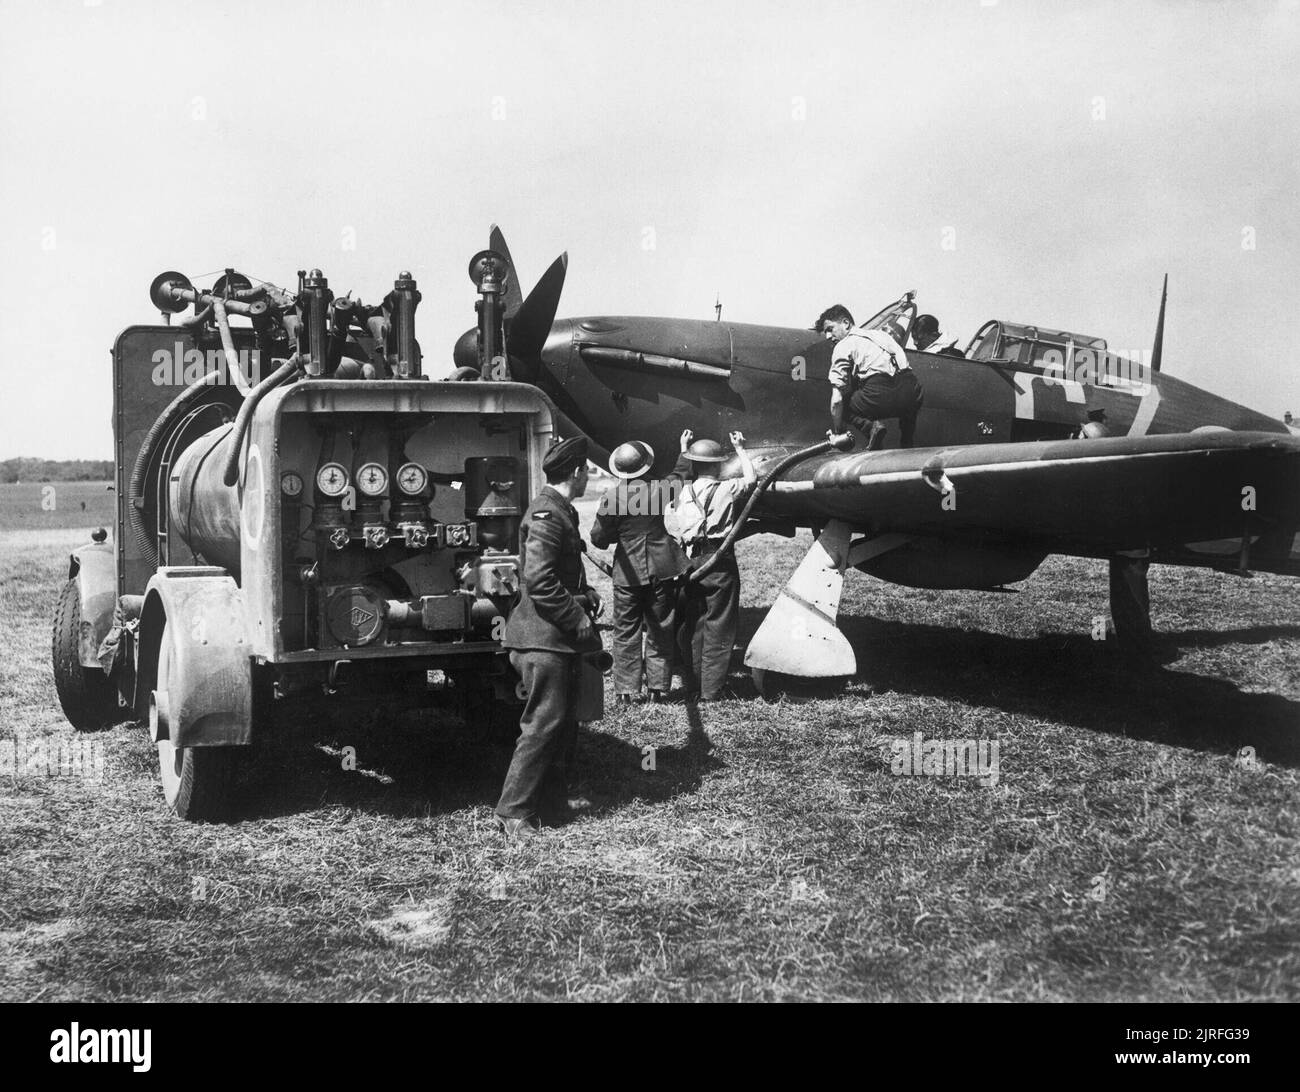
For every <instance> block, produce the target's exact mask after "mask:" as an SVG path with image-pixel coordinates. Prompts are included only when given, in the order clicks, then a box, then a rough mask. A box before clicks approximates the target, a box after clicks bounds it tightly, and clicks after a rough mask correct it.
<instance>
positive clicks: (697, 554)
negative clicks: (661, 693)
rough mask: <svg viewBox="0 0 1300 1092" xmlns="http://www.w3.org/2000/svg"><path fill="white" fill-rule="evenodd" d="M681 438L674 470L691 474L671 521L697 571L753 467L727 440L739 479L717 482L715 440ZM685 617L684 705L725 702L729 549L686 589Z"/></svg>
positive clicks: (733, 622) (732, 558) (734, 601)
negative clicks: (689, 470) (674, 519)
mask: <svg viewBox="0 0 1300 1092" xmlns="http://www.w3.org/2000/svg"><path fill="white" fill-rule="evenodd" d="M692 435H693V434H692V433H691V432H690V431H689V430H688V431H686V432H684V433H683V434H682V446H683V449H684V450H683V452H682V457H681V460H680V461H679V462H678V468H679V470H681V471H682V472H685V470H686V467H687V466H690V467H692V468H693V469H694V472H695V480H694V481H692V482H690V483H688V484H687V485H686V486H685V487H684V488H683V489H682V492H681V495H680V497H679V498H678V501H677V512H676V515H677V520H678V523H679V527H680V532H681V536H682V542H683V544H684V545H685V546H686V551H687V555H688V557H690V558H692V559H695V568H702V567H703V566H704V565H705V564H706V563H707V562H708V561H709V559H710V558H711V557H712V556H713V555H714V554H716V553H718V551H719V549H720V547H721V546H722V543H723V539H725V538H726V536H727V532H728V531H729V530H730V529H731V525H732V524H733V523H734V522H735V519H736V517H737V516H738V515H739V514H740V509H741V508H742V507H743V504H744V501H745V499H746V497H748V495H749V493H750V491H751V490H752V489H753V488H754V485H755V483H756V482H757V481H758V475H757V474H756V473H755V471H754V464H753V463H752V462H751V461H750V458H749V455H748V453H747V452H746V451H745V446H744V445H745V437H744V436H742V435H741V434H740V433H739V432H733V433H732V434H731V436H730V439H731V443H732V446H733V447H734V448H735V449H736V456H737V457H738V458H739V460H740V468H741V474H742V476H741V477H739V478H726V479H721V478H719V477H718V471H719V470H720V469H721V466H722V464H723V463H724V462H725V461H726V460H727V455H726V452H725V451H724V450H723V448H722V445H721V444H719V443H718V442H717V441H715V440H695V441H694V442H693V443H692V442H691V438H692ZM684 599H685V606H684V613H685V615H686V617H685V619H684V622H683V625H682V631H681V647H682V662H683V668H684V671H685V675H686V679H685V681H686V693H687V700H688V701H690V700H699V701H717V700H719V699H720V698H723V697H725V696H726V695H725V692H724V687H725V686H726V682H727V673H728V672H729V671H730V669H731V653H732V649H733V648H734V647H735V644H736V630H737V627H738V626H739V623H740V570H739V568H738V567H737V565H736V552H735V547H734V546H732V547H729V548H728V549H727V550H726V551H725V552H724V553H722V555H721V556H719V557H718V559H717V563H716V564H715V565H714V566H713V568H712V569H711V570H710V571H709V572H708V573H706V574H705V575H704V576H703V577H702V578H700V579H699V580H698V581H692V582H690V583H688V584H687V591H686V595H685V596H684Z"/></svg>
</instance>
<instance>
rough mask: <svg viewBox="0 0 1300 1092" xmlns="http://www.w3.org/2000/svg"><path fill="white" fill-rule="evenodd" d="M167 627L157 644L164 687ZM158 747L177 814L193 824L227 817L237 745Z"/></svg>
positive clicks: (166, 792)
mask: <svg viewBox="0 0 1300 1092" xmlns="http://www.w3.org/2000/svg"><path fill="white" fill-rule="evenodd" d="M167 628H168V627H167V626H166V625H164V626H163V633H162V641H161V643H160V644H159V646H158V671H157V674H156V679H157V682H158V687H159V689H166V688H167V687H168V686H169V683H170V680H169V674H170V671H171V643H170V641H169V640H168V633H167ZM157 747H158V772H159V775H160V776H161V778H162V789H163V796H164V797H165V798H166V800H167V803H168V804H169V805H171V808H172V810H173V811H175V812H176V814H177V815H178V816H180V817H181V818H182V819H185V820H188V821H189V822H193V823H215V822H221V821H222V820H224V819H228V818H230V815H231V813H232V810H233V808H232V804H233V799H234V783H235V769H236V765H237V763H238V759H239V755H238V754H237V753H236V752H237V751H238V750H239V748H235V747H177V746H175V745H173V743H172V741H171V740H170V739H164V740H161V741H160V742H159V743H158V744H157Z"/></svg>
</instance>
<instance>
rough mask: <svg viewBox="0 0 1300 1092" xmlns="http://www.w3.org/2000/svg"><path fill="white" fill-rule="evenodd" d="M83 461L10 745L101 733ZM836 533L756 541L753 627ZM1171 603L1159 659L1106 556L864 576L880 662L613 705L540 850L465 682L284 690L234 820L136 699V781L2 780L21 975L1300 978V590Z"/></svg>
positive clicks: (1067, 981)
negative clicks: (903, 576) (857, 670)
mask: <svg viewBox="0 0 1300 1092" xmlns="http://www.w3.org/2000/svg"><path fill="white" fill-rule="evenodd" d="M76 488H79V487H73V486H60V487H59V494H58V505H59V507H58V508H57V509H56V511H55V512H54V513H48V514H47V515H48V516H49V517H50V519H49V520H48V521H47V522H46V523H41V522H40V520H41V517H40V516H39V515H35V516H34V515H33V514H32V513H31V512H26V513H19V512H17V509H19V508H22V507H23V506H25V505H27V504H28V503H29V502H30V500H31V498H32V496H33V495H34V496H35V497H36V499H37V509H38V511H39V487H33V486H26V485H25V486H22V487H8V491H6V492H0V512H2V513H3V514H4V519H5V522H4V524H3V526H5V527H6V528H10V529H9V530H6V531H4V532H0V603H2V605H3V610H4V616H5V618H6V620H7V623H8V626H9V629H10V634H11V639H10V641H9V642H8V655H7V656H6V657H5V658H4V666H3V668H0V672H3V674H2V675H0V680H2V682H0V740H3V739H7V738H11V737H14V736H19V735H21V736H23V737H24V738H25V739H26V740H27V741H29V742H30V741H32V740H37V739H40V740H45V741H48V742H50V743H53V744H57V743H58V742H60V741H62V742H65V743H66V742H68V741H70V740H71V739H72V738H73V736H74V733H73V732H72V730H71V729H70V728H69V727H68V725H67V724H66V723H65V722H64V720H63V718H62V715H61V713H60V712H59V709H58V704H57V699H56V697H55V694H54V687H53V681H52V677H51V673H50V667H49V631H50V615H51V611H52V608H53V603H54V598H55V596H56V594H57V592H58V589H59V587H60V585H61V582H62V580H63V578H64V576H65V575H66V561H67V553H68V551H69V549H70V548H71V547H73V546H74V545H76V544H77V543H78V542H81V541H85V540H86V537H87V533H88V531H89V530H90V529H91V528H92V527H94V526H95V525H96V524H97V523H98V524H104V525H106V526H107V525H110V520H111V508H110V506H111V502H112V497H113V494H111V493H106V492H104V490H103V487H102V485H100V486H99V487H98V493H96V494H94V495H93V497H91V488H90V487H85V488H86V490H87V492H86V494H85V495H78V494H76V493H75V492H71V493H70V494H69V498H68V499H69V504H68V505H67V506H66V507H65V506H64V497H65V493H64V490H65V489H67V490H75V489H76ZM33 489H35V490H37V492H36V493H35V494H32V493H30V492H24V491H29V490H33ZM88 498H90V499H95V500H96V501H97V503H96V504H95V505H93V506H92V504H91V503H90V499H88ZM82 499H87V509H86V513H85V516H86V517H87V518H81V519H80V520H79V518H78V517H80V516H81V509H80V507H79V505H80V501H81V500H82ZM59 520H67V522H62V523H60V522H58V521H59ZM807 541H808V540H807V538H806V536H800V538H799V539H796V540H793V541H787V540H774V539H761V540H749V541H746V542H744V543H742V544H741V546H740V559H741V569H742V573H743V574H744V575H745V584H744V599H743V603H744V607H745V618H744V623H743V627H742V635H741V636H742V643H743V641H744V640H745V639H747V637H748V634H749V633H750V632H752V630H753V629H754V627H755V626H756V625H757V624H758V621H759V620H760V619H761V616H762V609H763V607H764V606H765V605H766V604H768V603H770V602H771V601H772V599H773V598H774V596H775V594H776V591H777V590H778V587H779V584H780V582H781V578H782V576H783V575H784V574H785V573H787V572H788V571H789V569H790V567H791V566H792V565H793V564H794V563H795V562H796V560H797V559H798V558H799V557H800V556H801V552H802V550H803V549H805V548H806V545H807ZM1152 602H1153V620H1154V623H1155V625H1156V627H1157V628H1158V629H1159V630H1161V631H1163V632H1164V633H1165V634H1166V635H1167V638H1166V655H1165V657H1164V660H1165V662H1164V665H1163V666H1162V667H1161V668H1160V669H1158V670H1155V671H1140V670H1132V669H1129V668H1127V667H1126V666H1125V665H1124V664H1123V663H1121V662H1119V657H1118V655H1117V654H1116V653H1115V651H1114V649H1113V646H1112V645H1110V644H1107V643H1106V642H1094V641H1092V640H1091V639H1090V636H1089V634H1090V631H1091V629H1092V624H1093V619H1094V618H1095V617H1096V616H1098V615H1104V614H1105V613H1106V577H1105V569H1104V566H1102V565H1100V564H1098V563H1094V562H1086V561H1078V560H1071V559H1053V560H1050V561H1049V562H1048V563H1047V564H1046V565H1045V566H1044V567H1043V569H1042V570H1041V571H1040V572H1039V574H1038V575H1037V576H1036V577H1035V578H1034V579H1032V580H1031V581H1029V582H1028V583H1027V584H1026V585H1025V586H1024V587H1023V589H1022V590H1021V591H1020V592H1019V593H1017V594H1003V595H995V594H979V593H964V592H946V593H929V592H921V591H914V590H910V589H905V588H899V587H893V586H890V585H885V584H881V583H879V582H878V581H875V580H871V579H869V578H867V577H865V576H861V575H860V574H851V575H850V577H849V579H848V581H847V585H846V594H845V600H844V609H843V614H844V622H843V628H844V630H845V632H846V633H847V634H848V636H849V638H850V639H851V641H852V642H853V645H854V647H855V649H856V650H857V654H858V660H859V664H860V667H861V675H860V677H859V678H857V679H855V680H853V681H851V682H850V683H848V684H847V685H846V686H843V687H842V688H831V689H830V690H825V689H822V690H817V689H810V690H808V691H806V692H803V693H800V694H793V695H789V696H787V697H786V698H784V699H783V700H781V701H779V702H777V703H775V704H765V703H764V702H762V701H761V700H759V699H757V698H755V697H745V698H741V699H739V700H735V701H729V702H724V703H720V704H717V705H710V706H704V707H701V708H700V710H699V711H698V713H695V712H688V710H687V709H686V707H684V706H683V705H681V704H673V705H667V706H639V707H635V708H634V709H632V710H631V711H627V712H622V713H616V712H614V711H613V709H612V707H611V715H610V716H608V717H607V718H606V719H605V720H604V721H603V722H601V723H599V724H597V725H594V726H592V727H591V728H590V729H589V730H586V731H584V733H583V736H582V741H581V747H582V752H581V763H582V765H583V768H584V771H585V781H586V785H585V789H586V796H587V797H588V798H589V800H590V802H591V806H590V807H589V808H588V809H586V810H585V811H584V813H583V814H582V815H581V817H580V818H579V819H578V820H577V821H575V822H573V823H572V824H570V825H568V826H566V827H564V828H562V829H554V830H548V831H546V832H545V833H544V835H543V837H541V838H540V839H538V840H537V842H536V843H535V844H534V845H531V846H528V847H525V848H523V849H509V848H507V847H506V846H505V845H504V844H503V843H502V841H501V839H500V836H499V835H498V833H497V831H496V827H495V824H494V823H493V821H492V816H491V809H492V805H493V803H494V802H495V798H496V794H497V792H498V790H499V788H500V783H501V777H502V774H503V773H504V770H505V766H506V764H507V762H508V759H509V750H508V748H506V747H504V746H502V745H499V744H494V743H491V742H489V741H486V740H484V739H483V738H482V737H481V735H480V734H479V733H478V732H477V731H476V730H475V728H474V726H472V725H466V724H465V723H463V722H461V721H460V720H458V719H457V718H456V716H455V715H454V714H453V713H452V712H451V711H450V710H448V709H440V708H436V707H435V708H430V709H422V710H418V711H403V710H402V709H401V708H400V707H399V706H398V705H397V704H396V703H393V702H391V701H390V702H379V701H377V702H375V703H372V704H370V705H364V704H363V705H360V706H356V707H353V708H350V709H331V708H329V707H327V706H324V705H323V704H315V705H312V706H310V707H308V706H302V705H300V706H297V707H292V708H290V707H285V708H281V709H279V710H278V711H277V714H276V730H277V735H276V738H274V739H272V740H271V741H269V742H268V743H266V744H265V746H264V747H262V748H261V750H260V753H259V754H258V757H257V762H256V764H255V765H254V766H253V767H252V768H251V769H250V770H249V772H248V773H247V775H246V777H245V778H244V780H243V782H242V784H241V789H240V813H241V815H242V818H241V820H240V821H238V822H236V823H233V824H229V825H216V826H203V825H189V824H185V823H183V822H180V821H179V820H177V819H175V818H174V817H173V816H171V815H170V814H169V813H168V812H167V811H166V809H165V807H164V805H163V801H162V795H161V790H160V788H159V785H158V774H157V769H156V762H155V758H154V754H153V750H152V748H151V746H150V745H149V744H148V743H147V741H146V738H145V734H144V732H143V731H142V730H141V729H140V728H139V727H138V726H135V725H130V724H123V725H119V726H117V727H115V728H112V729H109V730H106V731H104V732H100V733H95V734H94V735H93V736H92V737H89V738H91V739H93V740H94V741H95V742H102V744H103V748H104V755H105V765H104V775H103V779H102V780H94V779H87V778H74V777H58V776H37V775H32V774H27V775H24V776H15V775H8V774H7V775H0V999H3V1000H33V999H40V1000H78V999H93V1000H107V999H122V1000H295V999H302V1000H307V999H311V1000H342V999H363V1000H379V999H402V1000H424V999H521V998H522V999H544V998H560V999H562V998H574V999H586V1000H598V999H599V1000H628V999H637V1000H650V999H664V1000H666V999H675V1000H688V999H699V1000H724V999H735V1000H739V999H744V1000H788V999H804V1000H830V999H865V1000H977V999H978V1000H1091V1001H1108V1000H1121V999H1123V1000H1134V999H1136V1000H1157V999H1163V1000H1216V999H1218V1000H1242V999H1269V1000H1295V999H1296V997H1297V994H1298V993H1300V990H1298V989H1297V983H1300V954H1298V953H1300V944H1298V942H1300V797H1298V795H1297V786H1298V784H1300V778H1298V776H1297V766H1298V765H1300V715H1298V714H1300V602H1297V598H1296V585H1295V584H1294V583H1292V582H1290V581H1287V580H1284V579H1282V578H1273V577H1267V576H1261V577H1258V578H1256V579H1254V580H1239V579H1235V578H1232V577H1226V576H1219V575H1214V574H1208V573H1202V572H1195V571H1184V570H1173V569H1168V568H1157V569H1154V570H1153V573H1152ZM736 659H737V669H738V670H737V675H736V679H735V682H736V686H737V689H738V690H741V691H742V692H743V693H745V694H749V693H751V692H752V691H751V689H750V688H749V687H748V685H747V683H746V682H745V679H744V677H743V675H741V674H740V673H739V659H740V657H739V653H738V654H737V658H736ZM692 717H696V718H698V719H697V721H696V722H695V723H692V720H691V718H692ZM693 728H694V729H696V731H695V732H692V729H693ZM701 730H702V732H703V733H705V735H706V737H707V741H706V740H705V739H704V738H701V735H700V731H701ZM915 732H922V733H924V736H925V737H926V738H927V739H933V738H941V739H966V738H973V739H984V740H996V741H997V742H998V745H999V753H1000V760H999V783H998V785H997V786H996V787H995V788H990V787H986V786H985V785H984V784H981V783H979V782H978V781H976V780H973V779H967V778H956V777H931V776H925V777H906V776H898V775H895V774H894V773H892V772H891V768H890V761H889V752H888V750H887V749H886V745H887V743H888V741H889V740H891V739H894V738H910V737H911V736H912V735H913V733H915ZM346 747H355V748H356V754H357V769H356V770H355V771H352V770H346V769H344V768H343V765H344V763H343V762H342V761H341V760H340V757H339V756H340V755H341V754H343V753H344V751H343V749H344V748H346ZM648 747H649V748H654V749H655V750H654V752H653V757H654V768H653V769H645V768H644V766H645V765H648V762H647V761H646V760H647V758H648V757H649V756H648V754H647V752H646V751H645V748H648ZM1245 748H1249V749H1250V750H1245V751H1243V749H1245Z"/></svg>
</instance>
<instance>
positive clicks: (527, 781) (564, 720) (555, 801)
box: [497, 649, 579, 819]
mask: <svg viewBox="0 0 1300 1092" xmlns="http://www.w3.org/2000/svg"><path fill="white" fill-rule="evenodd" d="M510 663H511V664H512V665H513V666H514V669H515V670H516V671H517V672H519V676H520V678H521V679H522V680H523V684H524V687H525V689H527V691H528V700H527V702H525V704H524V715H523V717H522V718H520V721H519V728H520V733H521V734H520V736H519V740H518V742H517V743H516V744H515V754H514V757H513V758H512V759H511V760H510V769H509V770H508V771H507V772H506V783H505V785H504V786H503V787H502V789H501V799H500V800H498V801H497V815H499V816H500V817H501V818H502V819H533V818H536V817H537V815H538V813H539V812H541V811H543V810H546V809H559V808H562V806H563V804H564V803H565V802H566V798H567V793H568V777H569V773H570V771H571V769H572V767H573V762H574V757H575V752H576V750H577V746H578V721H577V719H576V718H575V717H574V715H573V703H574V699H575V697H576V695H577V692H578V677H577V676H578V666H579V663H578V657H577V656H576V655H574V654H572V653H566V652H544V651H541V650H539V649H526V650H523V651H518V650H516V651H512V652H511V653H510Z"/></svg>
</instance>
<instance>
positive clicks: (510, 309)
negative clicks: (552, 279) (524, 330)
mask: <svg viewBox="0 0 1300 1092" xmlns="http://www.w3.org/2000/svg"><path fill="white" fill-rule="evenodd" d="M488 250H495V251H496V252H497V253H498V254H500V255H501V257H503V258H504V259H505V260H506V268H507V269H508V270H509V271H510V276H509V277H508V278H507V279H506V291H505V298H504V300H503V302H504V303H505V305H506V318H510V317H512V316H513V315H514V313H515V312H516V311H518V310H519V308H520V307H521V306H522V305H523V302H524V294H523V292H522V291H521V290H520V288H519V275H518V274H517V273H516V272H515V260H514V258H512V257H510V248H509V247H508V246H506V237H505V236H504V235H503V234H501V229H500V228H499V227H497V226H496V224H493V225H492V231H491V233H490V234H489V235H488Z"/></svg>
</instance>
